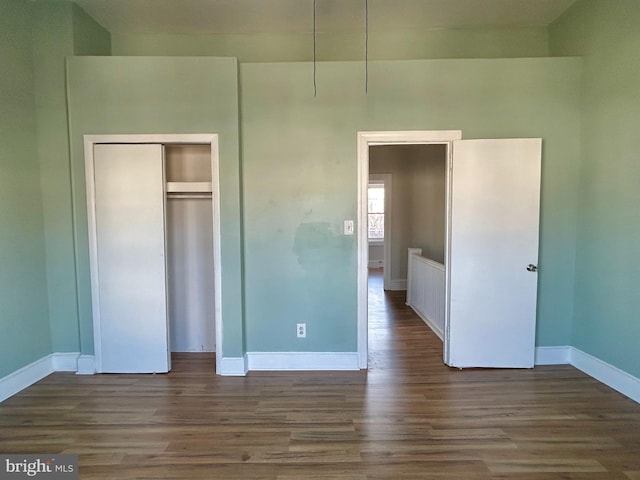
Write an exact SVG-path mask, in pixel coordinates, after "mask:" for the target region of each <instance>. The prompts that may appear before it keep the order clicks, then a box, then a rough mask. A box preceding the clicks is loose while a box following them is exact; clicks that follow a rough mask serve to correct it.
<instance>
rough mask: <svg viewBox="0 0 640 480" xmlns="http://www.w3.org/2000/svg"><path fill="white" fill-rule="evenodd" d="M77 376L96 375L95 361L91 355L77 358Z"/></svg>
mask: <svg viewBox="0 0 640 480" xmlns="http://www.w3.org/2000/svg"><path fill="white" fill-rule="evenodd" d="M76 373H77V374H78V375H94V374H95V373H96V359H95V357H94V356H93V355H80V356H79V357H78V371H77V372H76Z"/></svg>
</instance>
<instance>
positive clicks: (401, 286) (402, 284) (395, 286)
mask: <svg viewBox="0 0 640 480" xmlns="http://www.w3.org/2000/svg"><path fill="white" fill-rule="evenodd" d="M406 289H407V279H406V278H404V279H402V278H400V279H398V278H396V279H392V280H391V281H390V282H389V285H388V287H387V288H386V290H393V291H396V290H406Z"/></svg>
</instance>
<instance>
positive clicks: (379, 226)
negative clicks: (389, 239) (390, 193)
mask: <svg viewBox="0 0 640 480" xmlns="http://www.w3.org/2000/svg"><path fill="white" fill-rule="evenodd" d="M367 204H368V215H369V222H368V223H369V240H372V241H379V242H382V241H384V184H382V183H379V184H378V183H376V184H373V183H370V184H369V192H368V202H367Z"/></svg>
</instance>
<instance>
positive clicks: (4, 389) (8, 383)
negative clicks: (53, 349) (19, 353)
mask: <svg viewBox="0 0 640 480" xmlns="http://www.w3.org/2000/svg"><path fill="white" fill-rule="evenodd" d="M52 357H53V355H47V356H46V357H42V358H41V359H40V360H36V361H35V362H33V363H30V364H29V365H26V366H24V367H22V368H20V369H18V370H16V371H15V372H12V373H10V374H9V375H7V376H5V377H3V378H0V402H3V401H5V400H6V399H7V398H9V397H11V396H13V395H15V394H16V393H18V392H20V391H21V390H24V389H25V388H27V387H29V386H31V385H33V384H34V383H36V382H38V381H40V380H42V379H43V378H44V377H46V376H47V375H50V374H52V373H53V360H52Z"/></svg>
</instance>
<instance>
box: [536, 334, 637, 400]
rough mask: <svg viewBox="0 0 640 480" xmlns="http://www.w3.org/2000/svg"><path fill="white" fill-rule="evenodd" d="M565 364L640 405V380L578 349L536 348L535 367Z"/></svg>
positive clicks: (563, 347)
mask: <svg viewBox="0 0 640 480" xmlns="http://www.w3.org/2000/svg"><path fill="white" fill-rule="evenodd" d="M566 364H569V365H571V366H573V367H575V368H577V369H578V370H581V371H582V372H584V373H586V374H587V375H589V376H590V377H593V378H595V379H596V380H598V381H599V382H602V383H604V384H605V385H607V386H608V387H611V388H613V389H614V390H617V391H618V392H620V393H622V394H623V395H625V396H627V397H629V398H630V399H632V400H634V401H636V402H638V403H640V378H637V377H634V376H633V375H631V374H629V373H627V372H625V371H624V370H620V369H619V368H617V367H614V366H613V365H611V364H609V363H607V362H605V361H603V360H600V359H599V358H597V357H594V356H593V355H589V354H588V353H585V352H583V351H582V350H580V349H579V348H575V347H568V346H560V347H536V365H566Z"/></svg>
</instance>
